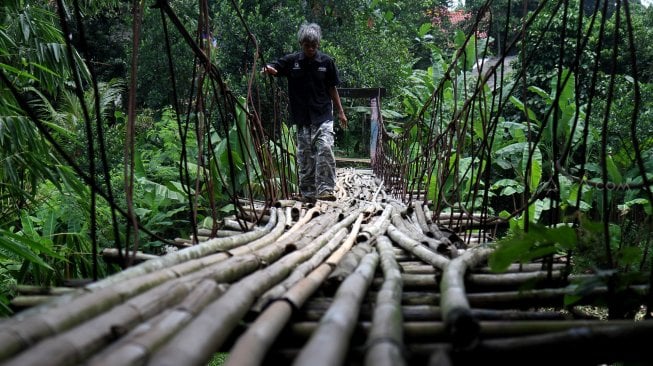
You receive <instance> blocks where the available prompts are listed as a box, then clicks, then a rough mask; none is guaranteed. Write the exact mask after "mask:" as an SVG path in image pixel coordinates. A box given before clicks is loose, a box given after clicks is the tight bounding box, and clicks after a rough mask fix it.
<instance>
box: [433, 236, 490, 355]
mask: <svg viewBox="0 0 653 366" xmlns="http://www.w3.org/2000/svg"><path fill="white" fill-rule="evenodd" d="M490 253H492V250H491V249H486V248H479V249H473V250H468V251H467V252H465V254H463V255H462V256H460V257H458V258H456V259H454V260H452V261H451V262H449V263H448V264H447V265H446V266H445V267H444V270H443V274H442V282H441V284H440V294H441V297H440V307H441V308H442V315H443V318H444V322H445V324H446V326H447V329H448V330H449V332H450V334H451V336H452V339H453V342H454V345H463V346H464V345H467V344H469V343H470V342H472V341H473V340H474V339H476V337H477V336H478V329H479V327H478V321H477V320H476V319H475V318H474V316H473V315H472V313H471V311H470V305H469V302H468V301H467V294H466V293H465V272H466V271H467V269H468V268H474V267H475V266H476V265H477V264H479V263H481V262H484V261H485V260H486V259H487V257H488V256H489V255H490Z"/></svg>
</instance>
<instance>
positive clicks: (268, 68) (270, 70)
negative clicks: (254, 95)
mask: <svg viewBox="0 0 653 366" xmlns="http://www.w3.org/2000/svg"><path fill="white" fill-rule="evenodd" d="M261 74H270V75H276V74H277V69H275V68H274V67H272V66H270V65H265V66H263V69H262V70H261Z"/></svg>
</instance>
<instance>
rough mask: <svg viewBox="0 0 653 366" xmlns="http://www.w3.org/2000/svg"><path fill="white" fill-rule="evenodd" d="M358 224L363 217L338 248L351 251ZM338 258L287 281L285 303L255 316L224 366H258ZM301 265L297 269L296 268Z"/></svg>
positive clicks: (274, 303) (333, 255) (270, 306)
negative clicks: (288, 287) (296, 311)
mask: <svg viewBox="0 0 653 366" xmlns="http://www.w3.org/2000/svg"><path fill="white" fill-rule="evenodd" d="M362 220H363V213H360V214H359V216H358V218H357V219H356V222H355V223H354V228H353V229H352V232H351V233H350V234H349V236H348V237H347V239H346V240H345V242H344V243H343V244H342V246H341V248H342V247H347V246H349V247H351V245H352V244H353V243H354V240H355V238H356V236H357V235H358V228H359V227H360V223H361V221H362ZM343 230H344V228H343V229H341V230H340V231H339V233H340V232H343ZM332 241H333V240H331V241H330V242H332ZM327 245H328V244H327ZM323 249H324V248H323ZM323 249H321V250H320V251H322V250H323ZM316 257H317V255H316V256H313V257H312V258H311V261H313V260H314V259H315V258H316ZM341 258H342V255H341V254H338V253H333V254H331V255H330V257H329V258H328V259H327V262H325V263H323V264H321V265H320V266H319V267H317V269H315V270H313V271H312V272H311V273H310V274H309V275H308V276H306V277H305V278H303V279H301V280H299V281H297V282H295V281H289V282H292V287H291V288H290V289H289V290H288V291H287V292H286V293H285V296H284V299H285V300H287V301H274V302H272V303H270V305H269V306H268V307H266V308H265V310H264V311H263V313H262V314H261V315H259V317H258V318H257V319H256V321H255V322H254V323H253V324H252V325H251V326H250V327H249V328H248V330H247V332H245V334H243V335H242V336H241V337H240V338H239V339H238V340H237V342H236V344H235V345H234V347H233V348H232V349H231V350H230V351H229V358H228V359H227V363H226V365H237V366H245V365H252V366H253V365H259V364H261V362H262V361H263V358H264V357H265V354H266V352H267V351H268V349H269V348H270V346H271V345H272V343H273V341H274V339H275V337H276V336H277V335H278V334H279V333H280V332H281V331H282V329H283V327H284V326H285V325H286V323H287V322H288V320H289V319H290V316H291V315H292V313H293V310H294V309H299V308H301V307H302V305H303V304H304V302H305V301H306V299H308V297H309V296H310V295H311V294H313V292H315V290H317V289H318V287H319V286H320V285H321V284H322V282H324V280H325V279H326V278H327V276H328V275H329V273H331V271H332V266H333V265H337V263H338V261H339V260H340V259H341ZM305 264H306V263H304V264H302V265H300V267H301V266H304V265H305ZM298 269H299V267H298ZM290 277H292V275H291V276H290ZM290 277H289V278H290Z"/></svg>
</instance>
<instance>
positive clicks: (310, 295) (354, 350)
mask: <svg viewBox="0 0 653 366" xmlns="http://www.w3.org/2000/svg"><path fill="white" fill-rule="evenodd" d="M338 176H339V179H338V185H337V187H338V188H337V194H338V200H337V201H336V202H322V201H318V202H317V203H316V204H315V205H312V204H303V203H300V202H295V201H290V200H282V201H279V202H277V204H276V205H275V206H274V207H271V208H268V209H265V208H264V205H261V206H260V207H257V208H256V209H257V210H261V211H263V210H264V211H265V216H266V219H265V220H264V221H262V222H261V223H260V224H259V225H256V224H255V223H254V222H249V223H248V224H251V226H252V230H250V231H246V232H242V233H238V234H234V235H231V236H224V237H215V238H210V239H207V240H205V241H203V242H201V243H199V244H197V245H193V246H191V247H188V248H186V249H182V250H179V251H177V252H174V253H171V254H168V255H166V256H163V257H159V258H154V259H148V260H146V261H144V262H142V263H141V264H139V265H136V266H133V267H131V268H129V269H127V270H125V271H122V272H120V273H118V274H115V275H113V276H111V277H108V278H106V279H104V280H101V281H98V282H95V283H92V284H89V285H87V286H85V287H84V288H83V289H82V290H78V291H75V292H71V293H68V294H65V295H61V296H58V297H56V298H55V299H54V300H52V301H51V302H47V303H45V304H44V305H41V306H37V307H34V308H30V309H28V310H25V311H23V312H21V313H19V314H17V315H16V316H14V317H13V318H12V319H9V320H5V321H4V322H3V323H2V327H1V328H0V341H1V342H0V344H2V347H1V353H0V357H1V358H2V360H3V363H2V364H3V365H37V364H48V365H70V364H85V365H136V364H151V365H202V364H206V363H207V362H208V361H209V360H210V359H211V357H212V355H213V354H214V353H215V352H218V351H221V352H228V359H227V364H228V365H259V364H289V363H293V364H297V365H301V364H306V365H316V364H323V365H338V364H350V365H351V364H363V363H365V364H368V365H378V364H388V365H400V364H411V365H413V364H436V365H440V364H442V365H444V364H453V365H457V364H460V365H466V364H472V363H478V362H486V363H490V364H495V363H499V362H500V363H502V364H523V363H524V362H525V360H528V361H527V362H528V363H529V364H542V365H544V364H551V363H555V362H558V361H559V360H560V357H561V354H565V355H566V356H565V362H569V363H578V364H593V363H600V362H612V361H616V360H624V359H626V360H627V359H632V360H650V357H651V356H650V355H645V354H644V353H643V351H642V350H644V349H645V347H646V344H647V342H648V340H649V339H650V338H649V336H650V335H651V334H652V333H653V324H651V323H650V321H639V322H634V321H632V320H611V321H605V320H598V319H595V318H593V317H592V315H591V314H588V313H585V312H583V310H582V306H580V305H582V303H581V304H579V310H577V311H575V310H574V308H573V307H572V308H568V309H566V310H564V311H562V310H561V309H563V308H564V297H565V295H568V294H569V293H570V290H569V289H568V288H567V285H568V284H569V283H570V281H571V280H572V279H573V277H574V276H573V275H566V274H565V268H567V267H568V265H569V263H568V262H567V261H566V258H563V257H554V258H551V260H550V261H548V262H547V261H533V262H532V263H524V264H515V265H512V266H510V267H509V268H508V270H507V271H506V272H503V273H500V274H498V273H492V272H491V271H490V269H489V268H488V267H487V263H486V261H487V258H488V256H489V255H490V253H491V252H492V247H491V246H488V245H486V242H487V241H488V240H489V239H491V238H489V237H485V236H481V235H480V234H479V233H478V232H476V233H465V232H462V231H459V232H452V231H449V230H448V229H447V228H448V227H449V226H450V225H449V223H451V222H456V223H458V224H462V223H471V222H472V221H473V220H474V217H470V216H467V215H465V214H462V213H461V214H459V215H455V214H454V215H441V216H433V215H432V214H429V212H428V210H429V207H428V205H423V204H417V203H415V204H413V205H410V206H407V205H405V204H403V203H402V202H400V201H397V200H395V199H393V198H391V196H390V195H388V194H387V189H384V185H382V184H380V182H379V180H378V179H377V178H375V176H374V175H373V174H372V172H371V170H361V169H353V168H341V169H339V172H338ZM462 238H465V239H464V240H463V239H462ZM633 291H634V295H636V296H640V297H642V298H643V297H644V296H645V294H646V286H645V285H641V286H639V287H634V288H633ZM606 293H607V289H605V288H597V289H595V290H594V292H593V293H592V298H595V297H600V296H605V295H606ZM551 349H555V350H557V351H556V352H550V351H547V350H551ZM567 351H568V352H567Z"/></svg>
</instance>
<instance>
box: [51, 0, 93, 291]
mask: <svg viewBox="0 0 653 366" xmlns="http://www.w3.org/2000/svg"><path fill="white" fill-rule="evenodd" d="M74 4H75V11H76V16H77V15H78V14H79V7H78V4H77V1H76V0H75V1H74ZM57 11H58V13H59V23H60V25H61V30H62V31H63V33H64V35H65V37H64V38H65V40H66V41H65V42H66V54H67V55H68V58H69V60H70V63H71V65H70V66H71V68H72V70H73V75H74V77H73V80H74V82H75V95H76V96H77V98H78V99H79V101H80V104H81V107H82V115H83V117H84V128H85V132H86V139H87V144H86V148H87V153H88V157H89V170H90V172H91V174H90V176H89V179H90V183H91V207H90V211H91V212H90V221H91V227H90V230H91V252H92V263H93V264H92V267H93V270H92V271H93V274H92V275H93V281H97V279H98V270H97V217H96V212H97V206H96V197H97V193H96V189H95V187H97V181H96V179H95V159H96V158H95V139H94V138H93V127H92V126H91V117H90V113H89V111H88V107H87V106H86V103H85V102H84V92H83V90H82V80H81V75H80V73H79V67H78V65H77V63H76V60H75V57H74V55H73V47H72V44H71V43H72V37H70V35H72V32H71V31H70V28H69V27H68V22H67V21H66V18H67V17H66V13H65V11H64V4H63V1H62V0H57ZM77 21H78V24H79V22H81V18H78V19H77ZM79 30H80V35H82V36H83V33H81V32H82V29H81V28H79ZM88 67H89V70H90V69H92V67H91V65H88ZM92 81H93V86H94V91H95V98H94V99H95V106H96V118H97V124H98V125H100V124H101V123H102V122H101V119H100V118H99V116H98V114H99V102H98V99H99V95H98V92H97V84H96V82H95V79H93V80H92Z"/></svg>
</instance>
